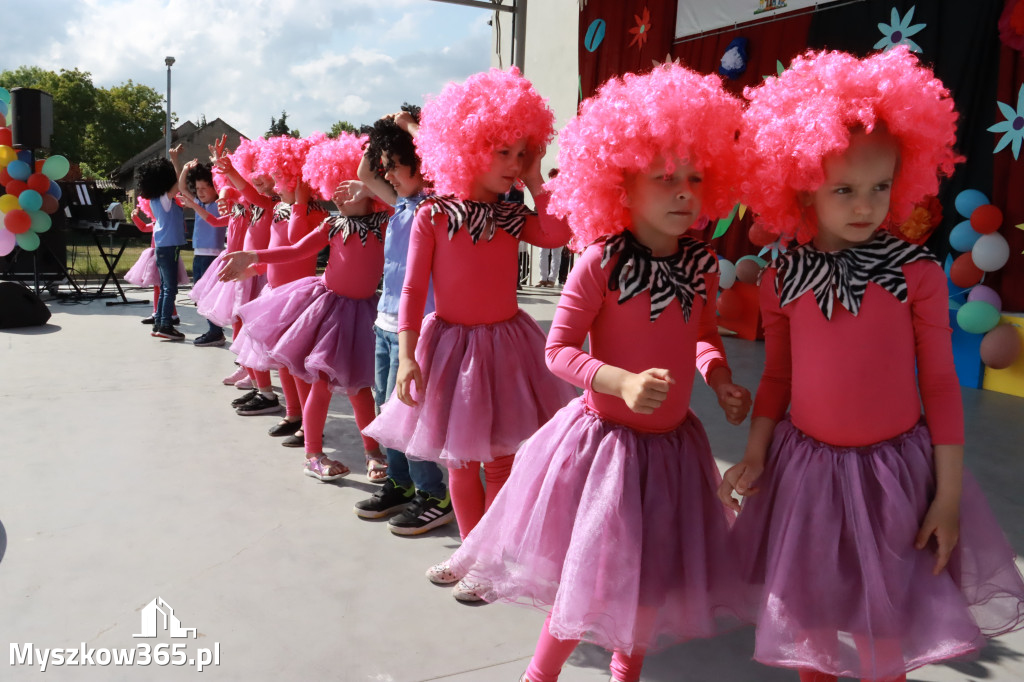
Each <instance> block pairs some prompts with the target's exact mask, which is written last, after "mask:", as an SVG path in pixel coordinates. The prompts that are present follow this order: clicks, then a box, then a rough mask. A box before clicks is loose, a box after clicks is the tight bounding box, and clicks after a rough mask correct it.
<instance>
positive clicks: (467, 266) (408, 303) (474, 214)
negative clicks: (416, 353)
mask: <svg viewBox="0 0 1024 682" xmlns="http://www.w3.org/2000/svg"><path fill="white" fill-rule="evenodd" d="M548 198H549V197H548V195H547V194H546V193H545V194H541V195H540V196H538V197H535V200H536V203H537V211H538V213H537V214H533V213H529V212H528V211H527V210H526V209H525V208H524V207H522V206H521V205H520V204H510V203H503V204H482V203H480V202H459V201H456V200H454V199H451V198H440V202H439V199H438V198H431V199H427V200H426V201H424V202H423V203H422V204H420V207H419V208H418V209H417V211H416V217H415V218H414V219H413V224H412V234H411V237H410V241H409V262H408V267H407V269H406V273H405V284H404V285H403V286H402V298H401V302H400V304H399V308H398V331H399V332H403V331H409V330H412V331H415V332H417V333H418V332H419V330H420V327H421V325H422V322H423V310H424V307H425V306H426V300H427V291H428V285H429V283H430V279H431V275H433V284H434V305H435V312H436V313H437V316H438V317H440V318H441V319H443V320H446V321H447V322H451V323H454V324H462V325H476V324H492V323H495V322H501V321H504V320H508V319H510V318H512V317H513V316H514V315H515V314H516V312H518V310H519V302H518V300H517V299H516V284H515V283H516V279H517V277H518V274H517V273H518V268H519V241H520V240H522V241H525V242H528V243H530V244H535V245H537V246H540V247H548V248H550V247H554V246H561V245H563V244H565V243H566V242H568V241H569V236H570V232H569V226H568V224H566V223H565V221H563V220H560V219H558V218H556V217H555V216H552V215H549V214H548V213H547V205H548ZM442 205H447V206H448V207H449V210H452V211H456V212H463V211H467V212H468V215H467V216H466V218H465V220H464V221H461V224H459V226H458V227H457V228H455V229H454V230H453V233H452V234H451V235H449V224H450V220H451V217H450V216H451V214H450V213H449V212H446V211H445V210H439V209H438V207H440V206H442ZM495 210H496V211H497V213H496V214H494V216H495V217H489V216H490V215H491V212H493V211H495ZM527 213H529V215H526V214H527ZM491 230H493V234H492V233H491ZM474 234H475V235H477V240H475V241H474V238H473V235H474Z"/></svg>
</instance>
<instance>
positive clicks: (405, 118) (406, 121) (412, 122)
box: [394, 111, 420, 137]
mask: <svg viewBox="0 0 1024 682" xmlns="http://www.w3.org/2000/svg"><path fill="white" fill-rule="evenodd" d="M394 116H395V125H397V126H398V127H399V128H401V129H402V130H404V131H405V132H407V133H409V134H410V135H412V136H413V137H416V133H417V132H418V131H419V128H420V125H419V123H417V122H416V119H415V118H413V117H412V114H410V113H409V112H408V111H400V112H398V113H397V114H395V115H394Z"/></svg>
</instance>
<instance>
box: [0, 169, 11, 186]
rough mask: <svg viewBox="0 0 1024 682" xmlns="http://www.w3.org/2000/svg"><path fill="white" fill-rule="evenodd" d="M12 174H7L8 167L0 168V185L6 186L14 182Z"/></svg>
mask: <svg viewBox="0 0 1024 682" xmlns="http://www.w3.org/2000/svg"><path fill="white" fill-rule="evenodd" d="M13 179H14V178H12V177H11V174H10V173H8V172H7V166H4V167H3V168H0V185H4V186H6V185H7V183H8V182H10V181H11V180H13Z"/></svg>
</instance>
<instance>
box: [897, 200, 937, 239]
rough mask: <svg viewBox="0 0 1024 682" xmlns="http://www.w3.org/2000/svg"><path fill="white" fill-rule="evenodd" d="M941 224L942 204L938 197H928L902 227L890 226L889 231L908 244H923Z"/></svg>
mask: <svg viewBox="0 0 1024 682" xmlns="http://www.w3.org/2000/svg"><path fill="white" fill-rule="evenodd" d="M941 222H942V203H941V202H940V201H939V199H938V197H928V199H926V200H925V201H924V203H922V204H920V205H918V206H916V207H915V208H914V211H913V213H911V214H910V217H909V218H907V219H906V221H904V222H903V224H902V225H892V224H890V226H889V227H890V230H889V231H890V232H892V234H894V235H896V236H897V237H900V238H901V239H906V240H907V241H908V242H912V243H914V244H924V243H925V242H926V241H928V237H930V236H931V234H932V232H934V231H935V228H936V227H938V226H939V223H941Z"/></svg>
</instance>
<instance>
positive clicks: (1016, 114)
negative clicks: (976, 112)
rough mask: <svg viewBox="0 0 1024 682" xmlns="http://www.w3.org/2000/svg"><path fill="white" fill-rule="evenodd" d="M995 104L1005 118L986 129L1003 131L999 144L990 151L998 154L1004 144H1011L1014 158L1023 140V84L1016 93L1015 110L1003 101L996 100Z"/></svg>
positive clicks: (995, 131)
mask: <svg viewBox="0 0 1024 682" xmlns="http://www.w3.org/2000/svg"><path fill="white" fill-rule="evenodd" d="M996 104H998V105H999V111H1001V112H1002V113H1003V116H1005V117H1006V120H1005V121H1000V122H999V123H996V124H995V125H994V126H991V127H990V128H989V129H988V130H989V132H990V133H1003V136H1002V137H1001V138H1000V139H999V144H997V145H996V148H995V151H993V152H992V153H993V154H998V153H999V152H1001V151H1002V150H1003V149H1005V148H1006V145H1008V144H1012V145H1013V147H1012V149H1013V158H1014V159H1016V158H1017V157H1018V155H1019V154H1020V145H1021V141H1022V140H1024V85H1022V86H1021V87H1020V91H1019V92H1018V93H1017V109H1016V110H1014V108H1013V107H1011V106H1010V105H1009V104H1005V103H1003V102H996Z"/></svg>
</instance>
